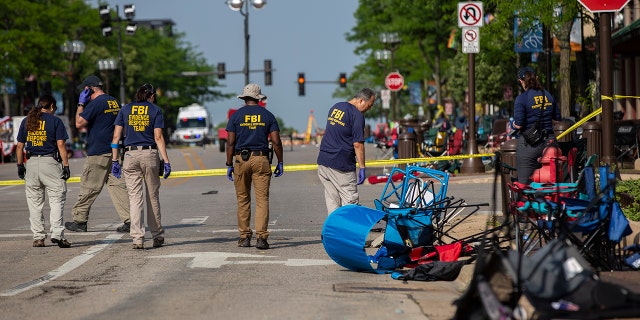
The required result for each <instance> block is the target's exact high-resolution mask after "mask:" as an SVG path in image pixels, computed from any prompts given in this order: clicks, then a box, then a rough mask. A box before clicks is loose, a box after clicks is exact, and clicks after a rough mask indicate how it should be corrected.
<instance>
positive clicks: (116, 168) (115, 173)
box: [111, 161, 122, 179]
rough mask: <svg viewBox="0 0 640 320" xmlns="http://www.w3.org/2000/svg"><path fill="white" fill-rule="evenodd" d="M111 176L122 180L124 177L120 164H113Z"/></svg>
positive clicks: (116, 162)
mask: <svg viewBox="0 0 640 320" xmlns="http://www.w3.org/2000/svg"><path fill="white" fill-rule="evenodd" d="M111 174H113V176H114V177H116V178H118V179H120V177H121V176H122V167H121V166H120V162H118V161H113V162H111Z"/></svg>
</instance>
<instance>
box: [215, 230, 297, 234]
mask: <svg viewBox="0 0 640 320" xmlns="http://www.w3.org/2000/svg"><path fill="white" fill-rule="evenodd" d="M302 231H309V230H302V229H269V232H302ZM211 232H212V233H229V232H232V233H233V232H235V233H238V229H222V230H213V231H211Z"/></svg>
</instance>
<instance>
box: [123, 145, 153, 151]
mask: <svg viewBox="0 0 640 320" xmlns="http://www.w3.org/2000/svg"><path fill="white" fill-rule="evenodd" d="M124 149H125V150H127V151H131V150H148V149H154V150H155V149H158V146H128V147H124Z"/></svg>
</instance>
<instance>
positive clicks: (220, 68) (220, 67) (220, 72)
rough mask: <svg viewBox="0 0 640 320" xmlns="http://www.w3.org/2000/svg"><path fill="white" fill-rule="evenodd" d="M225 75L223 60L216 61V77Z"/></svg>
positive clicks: (221, 77) (220, 77) (222, 77)
mask: <svg viewBox="0 0 640 320" xmlns="http://www.w3.org/2000/svg"><path fill="white" fill-rule="evenodd" d="M225 77H226V75H225V65H224V62H218V79H224V78H225Z"/></svg>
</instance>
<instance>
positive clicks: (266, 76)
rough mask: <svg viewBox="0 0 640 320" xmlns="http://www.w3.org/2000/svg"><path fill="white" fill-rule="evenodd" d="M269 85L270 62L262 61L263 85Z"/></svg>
mask: <svg viewBox="0 0 640 320" xmlns="http://www.w3.org/2000/svg"><path fill="white" fill-rule="evenodd" d="M271 83H272V78H271V60H264V85H265V86H270V85H271Z"/></svg>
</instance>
